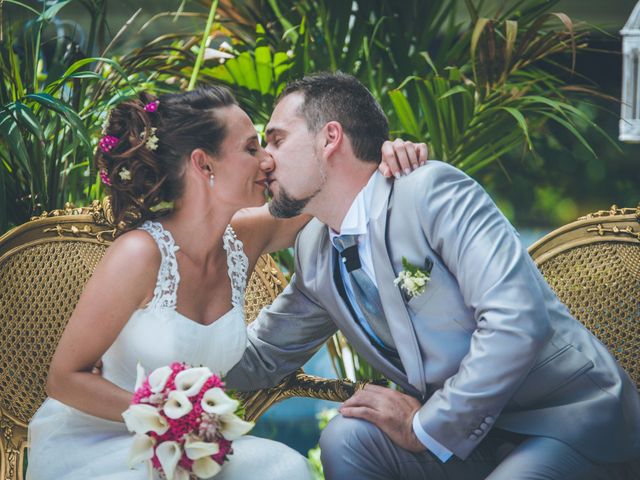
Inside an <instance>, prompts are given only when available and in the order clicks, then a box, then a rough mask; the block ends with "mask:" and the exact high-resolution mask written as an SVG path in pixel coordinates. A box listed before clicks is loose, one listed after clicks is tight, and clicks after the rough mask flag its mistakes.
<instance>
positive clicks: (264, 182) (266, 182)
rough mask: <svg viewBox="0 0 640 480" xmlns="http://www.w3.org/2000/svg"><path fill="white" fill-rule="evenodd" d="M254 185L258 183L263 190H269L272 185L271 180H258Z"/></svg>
mask: <svg viewBox="0 0 640 480" xmlns="http://www.w3.org/2000/svg"><path fill="white" fill-rule="evenodd" d="M254 183H257V184H258V185H260V186H261V187H262V188H269V183H271V180H269V179H268V178H263V179H262V180H256V181H255V182H254Z"/></svg>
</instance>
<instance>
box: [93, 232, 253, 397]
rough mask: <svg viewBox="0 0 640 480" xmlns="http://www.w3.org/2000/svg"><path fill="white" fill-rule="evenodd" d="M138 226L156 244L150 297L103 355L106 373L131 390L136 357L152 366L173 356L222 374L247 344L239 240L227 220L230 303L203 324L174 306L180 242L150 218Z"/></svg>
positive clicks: (244, 280) (225, 240) (244, 261)
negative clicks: (155, 273)
mask: <svg viewBox="0 0 640 480" xmlns="http://www.w3.org/2000/svg"><path fill="white" fill-rule="evenodd" d="M140 229H142V230H144V231H146V232H148V233H149V234H150V235H151V236H152V237H153V239H154V240H155V241H156V243H157V244H158V248H159V249H160V253H161V261H160V268H159V270H158V277H157V281H156V287H155V289H154V294H153V298H152V299H151V301H150V302H149V303H148V304H147V305H146V306H145V307H144V308H141V309H138V310H136V311H135V312H134V313H133V315H132V316H131V318H130V319H129V321H128V322H127V323H126V325H125V327H124V328H123V330H122V331H121V332H120V334H119V335H118V338H117V339H116V340H115V342H114V343H113V345H111V347H110V348H109V350H107V352H106V353H105V355H104V356H103V363H104V368H103V373H104V376H105V378H107V379H108V380H110V381H112V382H114V383H116V384H117V385H119V386H121V387H122V388H125V389H127V390H129V391H131V390H132V389H133V386H134V384H135V378H136V365H137V364H138V363H140V364H141V365H142V366H143V367H144V368H145V370H146V371H147V372H150V371H151V370H154V369H156V368H158V367H162V366H164V365H168V364H169V363H171V362H174V361H179V362H186V363H189V364H191V365H205V366H208V367H209V368H210V369H211V371H212V372H214V373H218V374H220V375H224V374H225V373H226V372H227V371H228V370H229V369H230V368H231V367H233V365H235V364H236V363H237V362H238V360H240V358H241V357H242V354H243V352H244V349H245V348H246V344H247V332H246V327H245V323H244V291H245V288H246V283H247V270H248V265H249V261H248V259H247V256H246V255H245V253H244V250H243V246H242V242H241V241H240V240H239V239H238V238H237V237H236V235H235V233H234V231H233V229H232V228H231V226H227V228H226V230H225V232H224V235H223V247H224V249H225V251H226V253H227V266H228V274H229V278H230V280H231V291H232V295H231V297H232V298H231V303H232V308H231V310H229V311H228V312H227V313H225V314H224V315H222V316H221V317H220V318H218V319H216V320H215V321H214V322H212V323H209V324H201V323H197V322H195V321H193V320H192V319H190V318H187V317H186V316H184V315H182V314H181V313H180V312H178V311H177V310H176V298H177V295H176V294H177V291H178V285H179V284H180V271H179V265H178V262H177V259H176V252H177V251H178V250H179V247H178V246H177V245H176V244H175V241H174V239H173V236H172V235H171V232H169V231H168V230H166V229H164V227H163V226H162V224H160V223H158V222H151V221H147V222H145V223H144V224H142V226H141V227H140ZM188 294H189V292H186V291H185V292H183V291H181V293H180V295H188Z"/></svg>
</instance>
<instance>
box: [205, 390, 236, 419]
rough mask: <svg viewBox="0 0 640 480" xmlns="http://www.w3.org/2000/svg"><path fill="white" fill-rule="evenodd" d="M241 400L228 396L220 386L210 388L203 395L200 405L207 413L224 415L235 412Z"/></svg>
mask: <svg viewBox="0 0 640 480" xmlns="http://www.w3.org/2000/svg"><path fill="white" fill-rule="evenodd" d="M238 404H239V402H238V401H237V400H234V399H233V398H231V397H230V396H228V395H227V394H226V393H224V391H223V390H222V389H221V388H219V387H214V388H210V389H209V390H207V391H206V392H204V395H203V396H202V400H201V401H200V405H202V409H203V410H204V411H205V412H207V413H215V414H216V415H224V414H225V413H234V412H235V411H236V410H237V409H238Z"/></svg>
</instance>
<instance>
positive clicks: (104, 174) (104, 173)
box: [100, 169, 111, 187]
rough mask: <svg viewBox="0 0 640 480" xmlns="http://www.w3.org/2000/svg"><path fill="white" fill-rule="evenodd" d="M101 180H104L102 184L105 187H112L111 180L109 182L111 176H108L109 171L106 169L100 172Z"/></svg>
mask: <svg viewBox="0 0 640 480" xmlns="http://www.w3.org/2000/svg"><path fill="white" fill-rule="evenodd" d="M100 180H102V183H104V184H105V185H108V186H109V187H110V186H111V180H109V174H107V171H106V170H104V169H102V170H100Z"/></svg>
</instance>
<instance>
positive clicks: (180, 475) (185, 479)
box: [173, 466, 190, 480]
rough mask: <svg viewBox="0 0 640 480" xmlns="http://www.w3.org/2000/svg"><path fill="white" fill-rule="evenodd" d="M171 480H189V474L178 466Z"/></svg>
mask: <svg viewBox="0 0 640 480" xmlns="http://www.w3.org/2000/svg"><path fill="white" fill-rule="evenodd" d="M173 480H190V478H189V472H187V471H186V470H185V469H184V468H182V467H181V466H178V468H176V471H175V473H174V475H173Z"/></svg>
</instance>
